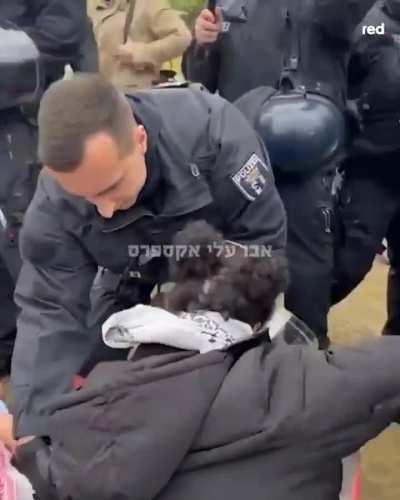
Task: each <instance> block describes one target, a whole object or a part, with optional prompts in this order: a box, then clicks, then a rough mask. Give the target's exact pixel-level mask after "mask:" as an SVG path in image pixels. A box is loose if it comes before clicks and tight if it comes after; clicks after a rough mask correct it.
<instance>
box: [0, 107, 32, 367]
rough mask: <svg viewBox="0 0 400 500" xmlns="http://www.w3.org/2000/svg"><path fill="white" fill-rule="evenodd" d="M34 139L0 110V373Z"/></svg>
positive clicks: (12, 314) (8, 348)
mask: <svg viewBox="0 0 400 500" xmlns="http://www.w3.org/2000/svg"><path fill="white" fill-rule="evenodd" d="M36 137H37V134H36V129H35V127H34V126H33V125H31V124H30V123H29V122H28V121H27V120H26V119H25V118H24V116H23V115H22V113H21V112H20V111H19V110H17V109H11V110H3V111H0V311H1V313H0V372H1V371H3V370H4V369H6V368H5V364H7V363H8V360H9V357H10V356H11V353H12V350H13V346H14V340H15V333H16V317H17V314H18V310H17V306H16V305H15V304H14V300H13V294H14V287H15V282H16V279H17V277H18V274H19V270H20V266H21V259H20V256H19V251H18V234H19V230H20V227H21V224H22V219H23V214H24V212H25V211H26V209H27V207H28V205H29V202H30V200H31V198H32V196H33V193H34V188H35V186H36V179H37V174H38V171H39V168H38V164H37V162H36V160H35V159H36V145H37V138H36Z"/></svg>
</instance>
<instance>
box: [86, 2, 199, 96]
mask: <svg viewBox="0 0 400 500" xmlns="http://www.w3.org/2000/svg"><path fill="white" fill-rule="evenodd" d="M94 7H95V8H94V10H93V13H92V19H93V24H94V32H95V36H96V41H97V45H98V51H99V61H100V72H101V74H102V75H103V76H104V77H106V78H108V79H109V80H110V81H111V82H112V83H113V84H115V85H117V86H118V87H120V88H123V89H124V90H125V91H127V92H128V91H130V90H134V89H136V88H143V87H151V86H152V85H153V84H154V83H156V82H159V80H160V70H161V67H162V65H163V63H165V62H168V61H170V60H172V59H174V58H176V57H178V56H181V55H182V53H183V52H184V50H185V49H186V48H187V47H188V45H189V44H190V41H191V34H190V31H189V30H188V28H187V27H186V25H185V23H184V21H183V20H182V19H181V16H180V14H179V13H178V12H177V11H176V10H175V9H172V8H171V6H170V4H169V2H168V0H151V1H148V0H96V2H95V5H94Z"/></svg>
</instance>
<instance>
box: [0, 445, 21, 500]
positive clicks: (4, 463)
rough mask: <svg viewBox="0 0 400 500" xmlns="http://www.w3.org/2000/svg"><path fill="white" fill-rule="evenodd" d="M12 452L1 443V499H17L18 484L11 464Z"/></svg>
mask: <svg viewBox="0 0 400 500" xmlns="http://www.w3.org/2000/svg"><path fill="white" fill-rule="evenodd" d="M10 460H11V454H10V452H9V451H8V450H7V448H6V447H5V446H4V445H3V444H2V443H0V498H1V500H17V484H16V481H15V479H14V477H15V476H14V474H13V472H12V471H13V467H12V465H11V462H10Z"/></svg>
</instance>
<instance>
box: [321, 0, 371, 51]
mask: <svg viewBox="0 0 400 500" xmlns="http://www.w3.org/2000/svg"><path fill="white" fill-rule="evenodd" d="M374 3H375V0H317V1H316V7H315V15H314V18H313V22H315V23H317V24H319V25H320V26H322V28H323V29H324V30H325V32H326V33H327V34H329V35H330V36H331V37H332V38H336V39H343V40H346V41H348V42H350V41H351V40H352V37H353V32H354V30H355V28H356V26H357V24H358V23H360V22H361V21H362V20H363V18H364V16H365V15H366V14H367V12H368V10H369V9H370V8H371V7H372V6H373V4H374Z"/></svg>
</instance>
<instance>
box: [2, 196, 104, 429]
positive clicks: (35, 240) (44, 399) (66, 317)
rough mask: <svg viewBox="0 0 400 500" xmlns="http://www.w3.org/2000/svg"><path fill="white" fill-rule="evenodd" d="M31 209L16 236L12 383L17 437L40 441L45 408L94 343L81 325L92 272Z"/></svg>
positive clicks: (46, 218) (51, 219)
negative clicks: (19, 263)
mask: <svg viewBox="0 0 400 500" xmlns="http://www.w3.org/2000/svg"><path fill="white" fill-rule="evenodd" d="M31 208H32V205H31ZM31 208H30V209H29V211H28V212H27V214H26V218H25V222H24V227H23V229H22V231H21V236H20V237H21V239H20V249H21V254H22V259H23V266H22V270H21V273H20V276H19V279H18V282H17V286H16V292H15V299H16V303H17V305H18V306H19V307H20V308H21V312H20V316H19V319H18V323H17V339H16V345H15V351H14V357H13V366H12V375H11V383H12V390H13V397H14V401H15V409H14V412H13V413H14V415H15V419H16V431H17V434H18V435H30V434H34V435H45V434H46V419H45V418H44V415H45V407H46V405H47V404H48V403H49V402H50V401H51V399H52V398H53V396H56V395H59V394H60V393H62V392H65V391H68V390H69V389H70V388H71V387H72V385H71V384H72V379H73V376H74V374H76V373H78V371H79V369H80V367H81V365H82V363H83V361H84V360H85V359H86V358H87V356H88V354H89V351H90V348H91V345H92V342H93V340H94V339H93V335H91V334H90V332H89V329H88V328H87V327H86V321H87V317H88V311H89V308H90V305H89V304H90V298H89V294H90V289H91V287H92V283H93V280H94V277H95V274H96V267H95V266H94V264H93V262H92V260H91V259H90V257H89V256H87V255H85V253H84V251H83V249H82V248H81V247H80V245H79V243H78V242H76V241H75V240H74V239H73V238H72V237H71V236H69V235H67V234H66V233H65V232H64V231H63V230H62V228H61V227H60V226H59V225H58V223H57V219H56V214H54V215H53V214H50V213H44V212H43V211H40V210H38V209H36V210H35V209H33V210H31ZM58 216H59V215H58ZM93 331H94V332H95V331H96V330H93ZM92 333H93V332H92Z"/></svg>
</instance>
